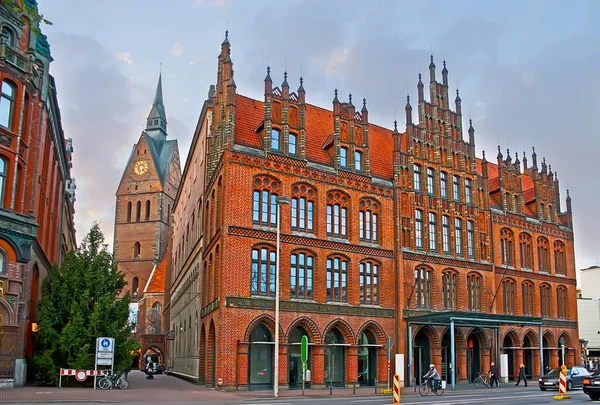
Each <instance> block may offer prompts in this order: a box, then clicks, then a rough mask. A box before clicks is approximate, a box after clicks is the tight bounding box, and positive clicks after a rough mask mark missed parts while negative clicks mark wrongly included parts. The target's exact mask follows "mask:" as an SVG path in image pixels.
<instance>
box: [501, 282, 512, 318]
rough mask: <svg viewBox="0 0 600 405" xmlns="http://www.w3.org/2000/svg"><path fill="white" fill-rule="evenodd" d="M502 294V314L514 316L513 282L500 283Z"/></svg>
mask: <svg viewBox="0 0 600 405" xmlns="http://www.w3.org/2000/svg"><path fill="white" fill-rule="evenodd" d="M502 292H503V293H504V294H503V296H504V313H505V314H507V315H514V314H515V282H514V281H512V280H505V281H504V282H503V283H502Z"/></svg>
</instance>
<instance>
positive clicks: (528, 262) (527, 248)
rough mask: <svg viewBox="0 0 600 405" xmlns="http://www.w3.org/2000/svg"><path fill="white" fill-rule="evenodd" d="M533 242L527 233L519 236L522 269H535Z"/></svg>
mask: <svg viewBox="0 0 600 405" xmlns="http://www.w3.org/2000/svg"><path fill="white" fill-rule="evenodd" d="M532 245H533V242H532V240H531V236H530V235H529V234H527V233H522V234H520V235H519V250H520V253H521V268H523V269H528V270H532V269H533V247H532Z"/></svg>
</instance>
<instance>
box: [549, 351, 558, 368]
mask: <svg viewBox="0 0 600 405" xmlns="http://www.w3.org/2000/svg"><path fill="white" fill-rule="evenodd" d="M558 352H559V350H558V349H550V368H551V369H552V368H556V367H560V365H559V364H558V363H559V361H558V360H559V359H558Z"/></svg>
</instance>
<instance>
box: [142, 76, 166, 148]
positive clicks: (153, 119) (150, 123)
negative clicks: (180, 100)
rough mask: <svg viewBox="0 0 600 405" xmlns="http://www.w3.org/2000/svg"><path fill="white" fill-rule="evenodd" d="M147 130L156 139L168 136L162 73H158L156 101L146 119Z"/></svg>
mask: <svg viewBox="0 0 600 405" xmlns="http://www.w3.org/2000/svg"><path fill="white" fill-rule="evenodd" d="M146 132H148V134H150V135H152V136H153V137H154V138H155V139H156V140H164V138H166V136H167V113H166V112H165V106H164V104H163V92H162V73H161V74H159V75H158V84H157V85H156V93H155V94H154V102H153V103H152V108H151V109H150V114H148V119H147V120H146ZM161 138H162V139H161Z"/></svg>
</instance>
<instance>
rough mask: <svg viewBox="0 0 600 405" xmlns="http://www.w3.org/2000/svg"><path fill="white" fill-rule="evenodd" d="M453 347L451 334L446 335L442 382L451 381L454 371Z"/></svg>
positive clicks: (443, 350) (443, 351) (443, 349)
mask: <svg viewBox="0 0 600 405" xmlns="http://www.w3.org/2000/svg"><path fill="white" fill-rule="evenodd" d="M452 363H454V362H453V361H452V347H451V341H450V332H446V333H444V337H443V338H442V370H441V374H442V380H445V381H450V373H451V372H452V369H451V368H450V367H451V366H452Z"/></svg>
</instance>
